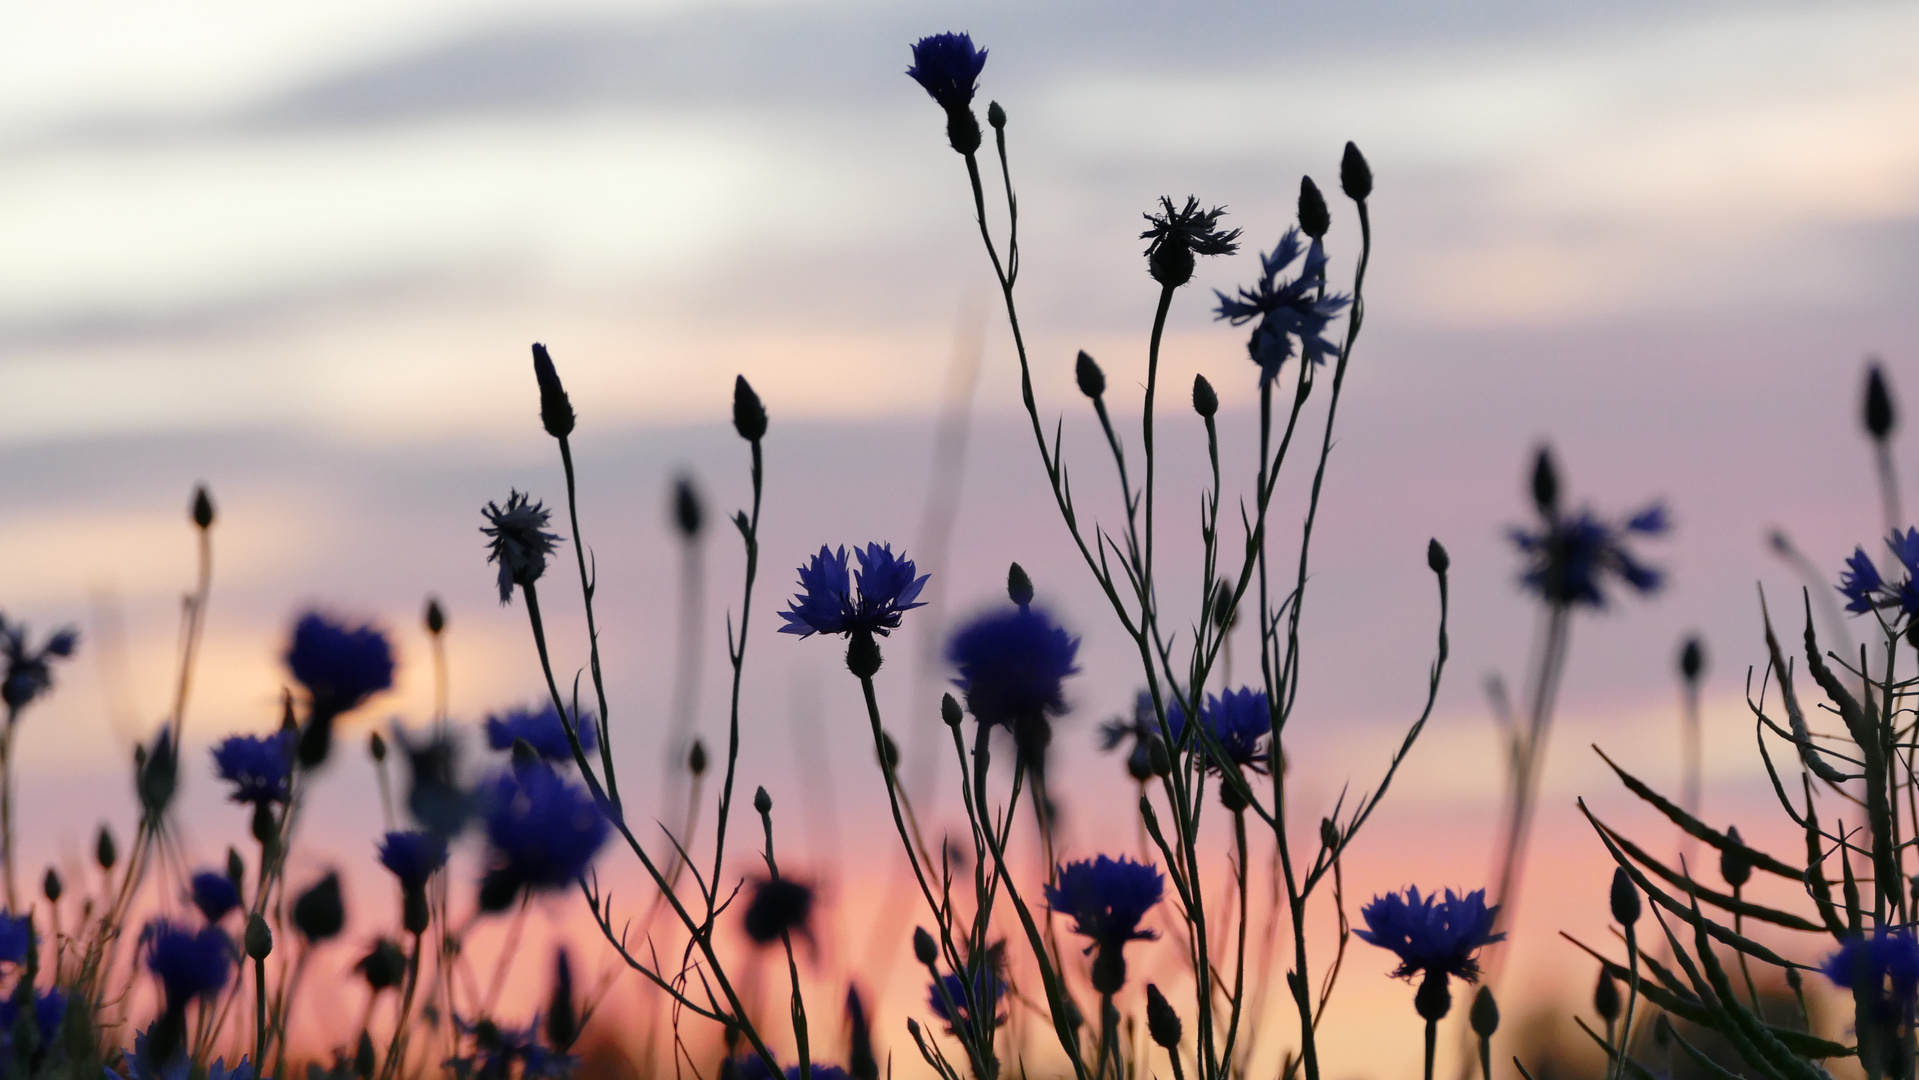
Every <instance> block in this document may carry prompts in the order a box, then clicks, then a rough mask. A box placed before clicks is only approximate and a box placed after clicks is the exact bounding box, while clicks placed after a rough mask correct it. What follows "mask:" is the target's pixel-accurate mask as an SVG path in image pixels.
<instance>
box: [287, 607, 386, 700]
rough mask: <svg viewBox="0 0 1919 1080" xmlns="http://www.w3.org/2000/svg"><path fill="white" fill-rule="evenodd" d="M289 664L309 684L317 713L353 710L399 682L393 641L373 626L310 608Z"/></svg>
mask: <svg viewBox="0 0 1919 1080" xmlns="http://www.w3.org/2000/svg"><path fill="white" fill-rule="evenodd" d="M286 662H287V668H288V669H289V670H290V671H292V672H293V678H294V679H295V680H296V681H298V682H299V684H300V685H301V686H304V687H306V691H307V694H308V695H309V697H310V698H311V700H312V702H313V716H314V717H316V718H317V717H322V716H324V717H327V718H329V719H330V718H332V717H335V716H339V715H341V714H342V713H346V712H350V711H352V710H353V709H354V708H356V707H358V706H359V705H360V704H361V703H362V702H364V701H365V700H366V699H367V698H369V697H371V696H373V695H374V694H376V693H379V692H380V691H382V690H385V689H387V688H389V687H391V686H392V685H393V646H392V645H391V644H389V643H388V641H387V639H386V635H385V634H383V633H381V632H380V631H379V630H378V629H376V628H374V627H372V626H349V625H347V624H346V623H344V622H337V621H335V620H333V619H330V618H328V617H327V616H325V615H322V614H320V613H319V612H317V611H309V612H307V613H306V614H305V615H302V616H300V621H299V622H297V623H295V624H294V626H293V641H292V643H291V644H290V645H288V647H287V652H286Z"/></svg>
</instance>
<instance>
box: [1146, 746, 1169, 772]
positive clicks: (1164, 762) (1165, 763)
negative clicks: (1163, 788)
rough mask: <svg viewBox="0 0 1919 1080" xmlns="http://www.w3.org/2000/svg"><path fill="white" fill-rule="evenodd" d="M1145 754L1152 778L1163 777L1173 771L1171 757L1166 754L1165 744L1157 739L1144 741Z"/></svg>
mask: <svg viewBox="0 0 1919 1080" xmlns="http://www.w3.org/2000/svg"><path fill="white" fill-rule="evenodd" d="M1146 754H1147V760H1148V761H1149V762H1150V763H1151V765H1152V768H1153V775H1154V776H1165V775H1166V774H1167V773H1170V772H1172V771H1173V756H1172V755H1171V754H1168V753H1167V752H1166V744H1165V743H1163V742H1160V741H1159V739H1158V738H1157V737H1155V738H1151V739H1148V740H1146Z"/></svg>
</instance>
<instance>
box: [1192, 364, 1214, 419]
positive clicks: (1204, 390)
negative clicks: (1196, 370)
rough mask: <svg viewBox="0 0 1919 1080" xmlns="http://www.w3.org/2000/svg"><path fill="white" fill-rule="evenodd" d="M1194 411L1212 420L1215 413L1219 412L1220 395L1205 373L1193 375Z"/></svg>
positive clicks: (1202, 417) (1203, 417)
mask: <svg viewBox="0 0 1919 1080" xmlns="http://www.w3.org/2000/svg"><path fill="white" fill-rule="evenodd" d="M1193 411H1194V412H1196V413H1198V414H1199V415H1200V417H1201V419H1205V420H1211V419H1212V418H1213V414H1214V413H1217V412H1219V395H1218V394H1217V393H1215V392H1214V391H1213V384H1212V383H1210V382H1207V381H1206V376H1204V375H1195V376H1193Z"/></svg>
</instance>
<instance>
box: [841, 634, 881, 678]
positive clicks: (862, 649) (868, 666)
mask: <svg viewBox="0 0 1919 1080" xmlns="http://www.w3.org/2000/svg"><path fill="white" fill-rule="evenodd" d="M884 659H885V658H884V657H882V656H881V655H880V643H879V640H878V639H877V638H875V637H874V636H873V635H872V634H868V633H856V634H854V635H853V636H852V637H850V638H848V639H847V641H846V670H848V671H850V672H852V673H853V675H854V677H855V678H860V679H870V678H872V677H873V676H874V675H877V674H879V670H880V664H881V663H882V662H883V661H884Z"/></svg>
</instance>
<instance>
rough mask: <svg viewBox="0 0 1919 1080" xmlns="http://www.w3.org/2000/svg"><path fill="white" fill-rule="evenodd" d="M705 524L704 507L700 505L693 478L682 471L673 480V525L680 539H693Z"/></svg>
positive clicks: (696, 537)
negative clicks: (678, 532)
mask: <svg viewBox="0 0 1919 1080" xmlns="http://www.w3.org/2000/svg"><path fill="white" fill-rule="evenodd" d="M705 524H706V508H705V507H704V506H701V505H700V493H699V491H698V489H696V488H695V487H694V486H693V478H692V477H691V476H687V475H685V474H683V473H682V474H681V475H680V476H679V477H678V478H677V479H675V480H674V481H673V526H674V528H677V529H678V530H679V531H680V537H681V539H684V540H695V539H698V538H699V535H700V528H701V527H702V526H703V525H705Z"/></svg>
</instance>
